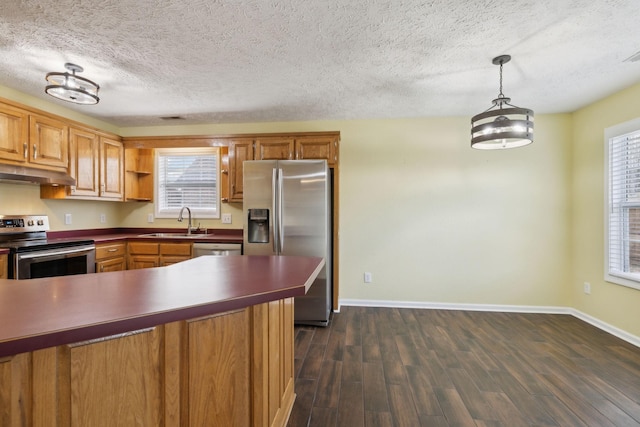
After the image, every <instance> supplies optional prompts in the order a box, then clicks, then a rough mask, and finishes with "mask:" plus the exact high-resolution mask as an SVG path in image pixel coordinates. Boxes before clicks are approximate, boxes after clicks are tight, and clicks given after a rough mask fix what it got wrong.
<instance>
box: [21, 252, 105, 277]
mask: <svg viewBox="0 0 640 427" xmlns="http://www.w3.org/2000/svg"><path fill="white" fill-rule="evenodd" d="M13 263H14V265H13V267H14V268H13V271H14V277H13V279H19V280H22V279H36V278H38V277H54V276H69V275H73V274H86V273H95V272H96V247H95V245H94V244H89V245H76V246H68V247H63V248H43V249H38V250H33V251H28V252H18V253H16V254H14V259H13Z"/></svg>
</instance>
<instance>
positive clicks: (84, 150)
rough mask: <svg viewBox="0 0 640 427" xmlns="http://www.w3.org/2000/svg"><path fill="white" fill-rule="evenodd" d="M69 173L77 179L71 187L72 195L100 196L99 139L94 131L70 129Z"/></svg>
mask: <svg viewBox="0 0 640 427" xmlns="http://www.w3.org/2000/svg"><path fill="white" fill-rule="evenodd" d="M69 152H70V156H69V160H70V164H69V175H71V176H72V177H73V178H75V179H76V185H75V186H71V187H70V191H69V193H70V195H71V196H89V197H98V196H99V195H100V186H99V181H98V180H99V179H100V175H99V164H98V160H99V153H100V151H99V139H98V135H96V134H95V133H94V132H89V131H86V130H83V129H77V128H73V127H72V128H70V129H69Z"/></svg>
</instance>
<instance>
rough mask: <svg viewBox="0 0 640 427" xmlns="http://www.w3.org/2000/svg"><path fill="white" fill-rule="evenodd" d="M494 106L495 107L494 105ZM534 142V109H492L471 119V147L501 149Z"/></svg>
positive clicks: (511, 107)
mask: <svg viewBox="0 0 640 427" xmlns="http://www.w3.org/2000/svg"><path fill="white" fill-rule="evenodd" d="M492 108H493V107H492ZM532 142H533V111H532V110H529V109H527V108H519V107H513V106H510V108H502V105H500V107H499V108H497V109H490V110H487V111H485V112H484V113H480V114H478V115H476V116H473V118H472V119H471V147H472V148H477V149H480V150H499V149H503V148H516V147H522V146H525V145H528V144H531V143H532Z"/></svg>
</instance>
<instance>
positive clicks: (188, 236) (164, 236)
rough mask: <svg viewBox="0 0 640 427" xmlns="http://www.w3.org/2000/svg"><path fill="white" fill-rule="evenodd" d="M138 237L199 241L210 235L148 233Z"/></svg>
mask: <svg viewBox="0 0 640 427" xmlns="http://www.w3.org/2000/svg"><path fill="white" fill-rule="evenodd" d="M138 237H158V238H162V239H171V238H174V239H201V238H203V237H211V235H210V234H187V233H149V234H140V235H139V236H138Z"/></svg>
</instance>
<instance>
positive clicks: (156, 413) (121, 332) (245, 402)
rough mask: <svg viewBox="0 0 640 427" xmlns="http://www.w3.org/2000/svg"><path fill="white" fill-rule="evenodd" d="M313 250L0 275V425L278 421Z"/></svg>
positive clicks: (283, 414) (284, 407) (312, 273)
mask: <svg viewBox="0 0 640 427" xmlns="http://www.w3.org/2000/svg"><path fill="white" fill-rule="evenodd" d="M323 265H324V260H323V259H321V258H311V257H266V256H241V257H199V258H194V259H192V260H189V261H185V262H182V263H178V264H174V265H171V266H168V267H162V268H151V269H143V270H128V271H120V272H111V273H101V274H86V275H77V276H65V277H53V278H46V279H33V280H23V281H11V280H0V325H2V326H0V425H3V426H4V425H12V426H13V425H20V426H22V425H24V426H26V425H34V426H37V425H51V426H63V425H64V426H68V425H91V426H100V425H145V426H146V425H153V426H156V425H157V426H160V425H162V426H180V425H203V426H204V425H220V426H227V425H229V426H272V425H273V426H284V425H285V424H286V421H287V418H288V415H289V412H290V410H291V407H292V405H293V400H294V397H295V395H294V390H293V369H294V367H293V297H295V296H298V295H302V294H304V293H305V292H306V290H307V289H308V287H309V286H310V285H311V283H313V280H314V279H315V277H316V276H317V275H318V273H319V271H320V269H321V268H322V266H323Z"/></svg>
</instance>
